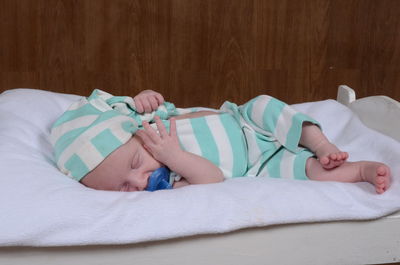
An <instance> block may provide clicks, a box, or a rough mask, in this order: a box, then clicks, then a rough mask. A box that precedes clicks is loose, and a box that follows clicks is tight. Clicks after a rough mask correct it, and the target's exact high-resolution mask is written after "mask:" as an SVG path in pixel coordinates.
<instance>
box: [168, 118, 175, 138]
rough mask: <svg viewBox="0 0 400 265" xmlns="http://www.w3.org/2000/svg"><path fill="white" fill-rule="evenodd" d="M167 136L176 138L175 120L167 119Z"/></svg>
mask: <svg viewBox="0 0 400 265" xmlns="http://www.w3.org/2000/svg"><path fill="white" fill-rule="evenodd" d="M169 135H171V136H176V119H175V118H170V119H169Z"/></svg>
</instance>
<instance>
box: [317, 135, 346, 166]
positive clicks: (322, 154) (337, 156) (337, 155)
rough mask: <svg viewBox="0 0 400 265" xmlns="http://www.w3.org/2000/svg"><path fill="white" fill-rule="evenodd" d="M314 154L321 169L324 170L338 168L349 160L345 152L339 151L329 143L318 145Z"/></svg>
mask: <svg viewBox="0 0 400 265" xmlns="http://www.w3.org/2000/svg"><path fill="white" fill-rule="evenodd" d="M315 154H316V155H317V157H318V160H319V162H320V163H321V165H322V167H323V168H325V169H332V168H335V167H338V166H340V165H342V164H343V163H344V162H345V161H346V160H347V158H349V154H348V153H347V152H342V151H340V150H339V149H338V148H337V147H336V145H334V144H331V143H329V142H324V143H322V144H320V145H319V146H318V148H317V150H316V151H315Z"/></svg>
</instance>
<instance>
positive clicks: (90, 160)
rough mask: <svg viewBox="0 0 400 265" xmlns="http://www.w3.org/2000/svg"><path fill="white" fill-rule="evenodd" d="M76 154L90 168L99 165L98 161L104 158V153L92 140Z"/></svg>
mask: <svg viewBox="0 0 400 265" xmlns="http://www.w3.org/2000/svg"><path fill="white" fill-rule="evenodd" d="M76 154H77V155H78V156H79V157H80V158H81V160H82V161H83V162H84V163H85V165H86V166H87V167H88V168H89V170H92V169H94V168H95V167H96V166H97V165H98V162H99V161H102V160H103V159H104V157H103V155H102V154H101V153H100V152H99V151H98V150H97V148H96V147H95V146H94V145H93V144H92V143H90V142H89V143H88V144H87V145H86V146H85V148H81V149H79V150H78V152H76ZM63 165H64V164H63Z"/></svg>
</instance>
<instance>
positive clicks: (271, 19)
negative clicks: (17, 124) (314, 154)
mask: <svg viewBox="0 0 400 265" xmlns="http://www.w3.org/2000/svg"><path fill="white" fill-rule="evenodd" d="M339 84H348V85H350V86H352V87H353V88H355V89H356V90H357V91H358V95H359V96H367V95H374V94H386V95H389V96H391V97H393V98H395V99H397V100H400V1H399V0H292V1H291V0H159V1H157V0H112V1H111V0H0V91H3V90H5V89H10V88H15V87H30V88H38V89H46V90H52V91H59V92H68V93H78V94H89V93H90V91H91V90H92V89H93V88H101V89H105V90H107V91H109V92H111V93H115V94H123V95H127V94H129V95H134V94H135V93H137V92H138V91H140V90H143V89H154V90H157V91H160V92H161V93H163V94H164V95H165V97H166V98H167V99H168V100H170V101H173V102H175V103H176V104H177V105H178V106H182V107H183V106H194V105H202V106H212V107H217V106H219V105H220V104H221V103H222V102H223V101H224V100H231V101H234V102H237V103H239V104H240V103H243V102H245V101H246V100H248V99H250V98H251V97H254V96H256V95H258V94H270V95H273V96H275V97H279V98H281V99H282V100H285V101H287V102H288V103H296V102H303V101H314V100H321V99H326V98H335V97H336V89H337V86H338V85H339Z"/></svg>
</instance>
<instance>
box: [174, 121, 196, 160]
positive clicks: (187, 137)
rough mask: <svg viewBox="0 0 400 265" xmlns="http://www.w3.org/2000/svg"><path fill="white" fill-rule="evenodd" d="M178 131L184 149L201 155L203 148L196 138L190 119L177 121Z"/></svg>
mask: <svg viewBox="0 0 400 265" xmlns="http://www.w3.org/2000/svg"><path fill="white" fill-rule="evenodd" d="M176 133H177V135H178V138H179V141H180V143H181V144H182V147H183V149H185V150H186V151H188V152H190V153H193V154H196V155H199V156H201V155H202V153H201V148H200V146H199V143H198V142H197V140H196V137H195V135H194V132H193V128H192V125H191V124H190V120H189V119H182V120H177V121H176Z"/></svg>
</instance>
